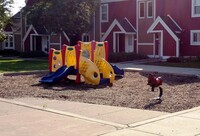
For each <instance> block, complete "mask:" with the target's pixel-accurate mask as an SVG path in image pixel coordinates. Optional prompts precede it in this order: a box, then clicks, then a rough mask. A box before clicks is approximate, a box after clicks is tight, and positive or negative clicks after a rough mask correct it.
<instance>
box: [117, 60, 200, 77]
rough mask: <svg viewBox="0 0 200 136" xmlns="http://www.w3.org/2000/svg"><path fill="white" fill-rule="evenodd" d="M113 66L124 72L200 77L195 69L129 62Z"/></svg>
mask: <svg viewBox="0 0 200 136" xmlns="http://www.w3.org/2000/svg"><path fill="white" fill-rule="evenodd" d="M115 64H116V65H117V66H118V67H120V68H123V69H124V70H126V71H148V72H159V73H170V74H181V75H186V76H188V75H195V76H198V77H200V69H197V68H180V67H165V66H153V65H142V64H138V63H135V61H129V62H127V63H126V62H123V63H115Z"/></svg>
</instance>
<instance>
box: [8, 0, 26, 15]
mask: <svg viewBox="0 0 200 136" xmlns="http://www.w3.org/2000/svg"><path fill="white" fill-rule="evenodd" d="M13 1H14V4H13V8H12V9H11V12H12V15H14V14H16V13H17V12H18V11H19V10H20V9H21V8H22V7H24V6H25V0H13Z"/></svg>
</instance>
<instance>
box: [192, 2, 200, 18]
mask: <svg viewBox="0 0 200 136" xmlns="http://www.w3.org/2000/svg"><path fill="white" fill-rule="evenodd" d="M191 6H192V8H191V9H192V11H191V13H192V17H200V14H195V13H194V0H192V4H191Z"/></svg>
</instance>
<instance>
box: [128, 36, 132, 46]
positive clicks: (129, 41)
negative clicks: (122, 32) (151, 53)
mask: <svg viewBox="0 0 200 136" xmlns="http://www.w3.org/2000/svg"><path fill="white" fill-rule="evenodd" d="M128 46H133V35H130V34H129V35H128Z"/></svg>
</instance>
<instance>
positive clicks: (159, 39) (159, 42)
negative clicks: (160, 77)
mask: <svg viewBox="0 0 200 136" xmlns="http://www.w3.org/2000/svg"><path fill="white" fill-rule="evenodd" d="M155 35H156V39H155V48H154V51H155V56H156V57H158V58H161V57H163V48H162V46H163V34H162V32H160V33H156V34H155Z"/></svg>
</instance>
